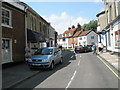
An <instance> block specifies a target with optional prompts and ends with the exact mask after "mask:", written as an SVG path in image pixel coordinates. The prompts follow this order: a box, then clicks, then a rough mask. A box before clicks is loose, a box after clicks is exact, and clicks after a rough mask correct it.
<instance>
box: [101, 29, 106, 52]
mask: <svg viewBox="0 0 120 90" xmlns="http://www.w3.org/2000/svg"><path fill="white" fill-rule="evenodd" d="M106 33H107V31H106V30H102V35H105V40H106V51H107V34H106Z"/></svg>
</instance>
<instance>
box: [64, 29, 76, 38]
mask: <svg viewBox="0 0 120 90" xmlns="http://www.w3.org/2000/svg"><path fill="white" fill-rule="evenodd" d="M76 30H77V28H73V29H70V30H66V31H65V32H64V33H63V34H69V33H71V35H68V36H64V37H72V36H73V34H74V32H75V31H76Z"/></svg>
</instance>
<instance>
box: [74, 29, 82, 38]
mask: <svg viewBox="0 0 120 90" xmlns="http://www.w3.org/2000/svg"><path fill="white" fill-rule="evenodd" d="M82 32H83V30H79V31H77V32H76V33H75V34H74V37H78V36H79V35H80V34H81V33H82Z"/></svg>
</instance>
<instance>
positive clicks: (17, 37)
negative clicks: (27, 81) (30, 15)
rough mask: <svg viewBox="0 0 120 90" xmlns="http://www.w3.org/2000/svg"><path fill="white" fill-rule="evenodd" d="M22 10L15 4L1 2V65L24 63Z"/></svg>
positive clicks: (23, 14) (23, 11) (23, 15)
mask: <svg viewBox="0 0 120 90" xmlns="http://www.w3.org/2000/svg"><path fill="white" fill-rule="evenodd" d="M24 9H25V7H24V6H23V5H20V4H19V3H17V2H2V24H1V25H2V39H1V40H2V64H5V63H9V62H21V61H24V57H25V56H24V55H25V10H24ZM18 18H19V19H18Z"/></svg>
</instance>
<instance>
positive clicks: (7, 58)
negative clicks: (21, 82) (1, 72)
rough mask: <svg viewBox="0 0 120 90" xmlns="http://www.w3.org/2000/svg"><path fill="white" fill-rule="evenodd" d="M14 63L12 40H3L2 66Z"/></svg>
mask: <svg viewBox="0 0 120 90" xmlns="http://www.w3.org/2000/svg"><path fill="white" fill-rule="evenodd" d="M8 62H12V44H11V40H10V39H2V64H3V63H8Z"/></svg>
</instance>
